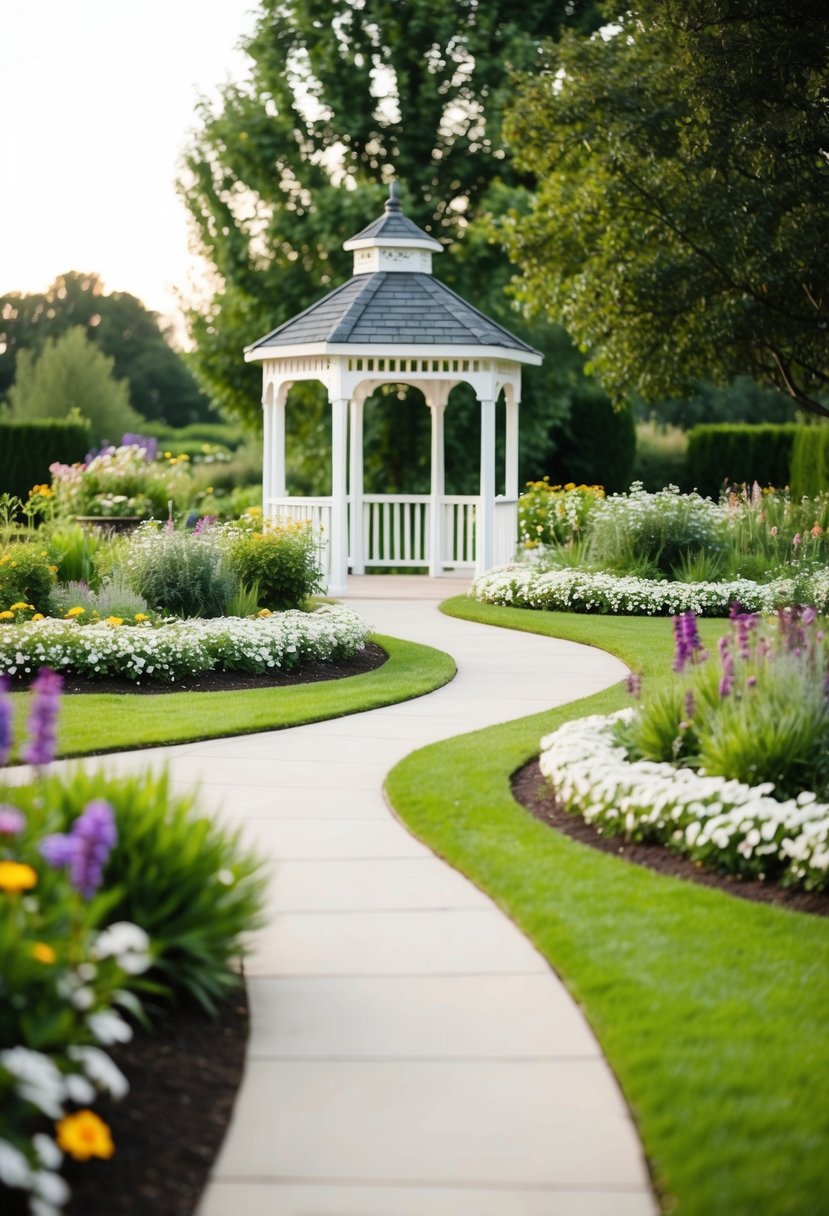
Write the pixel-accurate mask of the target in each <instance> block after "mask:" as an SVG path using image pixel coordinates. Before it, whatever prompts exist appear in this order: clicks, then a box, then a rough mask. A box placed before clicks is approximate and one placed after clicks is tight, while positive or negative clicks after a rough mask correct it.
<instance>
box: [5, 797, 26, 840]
mask: <svg viewBox="0 0 829 1216" xmlns="http://www.w3.org/2000/svg"><path fill="white" fill-rule="evenodd" d="M25 826H26V816H25V815H24V814H23V812H22V811H19V810H18V809H17V807H16V806H9V805H8V803H3V804H2V805H0V836H16V835H17V834H18V832H22V831H23V829H24V828H25Z"/></svg>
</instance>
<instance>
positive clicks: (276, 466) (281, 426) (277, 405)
mask: <svg viewBox="0 0 829 1216" xmlns="http://www.w3.org/2000/svg"><path fill="white" fill-rule="evenodd" d="M285 408H286V403H285V401H284V399H283V398H282V397H280V398H279V399H278V400H277V401H275V402H274V404H273V405H272V406H271V409H272V410H273V423H272V427H271V435H272V439H271V442H272V444H273V464H272V466H271V475H272V478H273V484H272V486H271V494H272V495H273V497H274V498H284V497H285V495H286V494H287V493H288V488H287V486H288V483H287V474H286V470H285Z"/></svg>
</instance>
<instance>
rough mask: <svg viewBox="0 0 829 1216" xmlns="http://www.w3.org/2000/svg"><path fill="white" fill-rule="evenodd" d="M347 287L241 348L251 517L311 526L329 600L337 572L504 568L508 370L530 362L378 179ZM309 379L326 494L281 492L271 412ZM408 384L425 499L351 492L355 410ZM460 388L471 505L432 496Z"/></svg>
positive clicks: (358, 425)
mask: <svg viewBox="0 0 829 1216" xmlns="http://www.w3.org/2000/svg"><path fill="white" fill-rule="evenodd" d="M343 248H344V249H346V250H353V251H354V272H353V274H352V277H351V278H350V279H349V280H348V282H346V283H344V284H342V286H340V287H337V288H336V289H335V290H334V291H332V292H330V293H329V294H328V295H327V296H325V297H324V298H323V299H322V300H319V301H318V302H317V303H316V304H313V305H311V307H310V308H307V309H306V310H305V311H304V312H302V313H300V314H299V315H298V316H296V317H293V318H292V319H291V320H290V321H286V322H285V323H284V324H283V325H280V326H279V327H278V328H277V329H274V330H273V331H272V332H271V333H269V334H266V335H265V337H263V338H260V339H259V340H258V341H257V342H254V343H253V344H252V345H251V346H249V347H247V348H246V349H245V359H246V360H247V361H255V362H261V363H262V377H263V389H262V409H263V413H264V427H263V444H264V464H263V469H264V471H263V486H262V497H263V511H264V514H265V515H266V517H274V516H279V515H281V516H286V515H287V516H289V517H290V518H294V519H311V520H312V521H313V522H314V523H316V524H317V525H319V526H321V527H323V528H324V529H325V534H326V535H327V537H328V545H327V553H326V565H327V569H326V574H327V579H328V590H329V592H330V593H331V594H334V595H342V594H343V593H344V592H345V589H346V576H347V573H348V570H349V568H350V569H351V571H352V572H353V573H354V574H363V573H364V572H365V570H366V568H367V567H370V568H378V567H383V566H412V567H417V566H421V567H422V566H426V567H427V568H428V570H429V573H430V574H432V575H441V574H443V573H444V570H445V569H447V568H454V569H457V568H458V567H472V568H474V570H475V573H476V574H481V573H483V572H484V571H485V570H488V569H490V568H491V567H492V566H494V565H499V564H502V563H504V562H506V561H509V560H510V559H511V557H512V554H513V550H514V548H515V541H516V535H517V502H518V413H519V403H520V400H521V367H522V365H524V364H535V365H537V364H539V363H541V355H540V354H539V353H538V352H537V351H535V350H533V349H532V347H530V346H528V345H527V344H526V343H525V342H522V341H521V339H520V338H516V337H515V335H514V334H511V333H510V332H509V331H508V330H506V329H504V328H503V326H500V325H498V324H497V323H496V322H495V321H492V320H490V318H489V317H487V316H485V315H484V314H483V313H481V312H479V311H478V310H477V309H476V308H473V307H472V305H470V304H468V303H467V302H466V301H465V300H462V299H461V297H460V296H458V295H456V294H455V293H454V292H453V291H451V290H450V289H449V288H448V287H446V286H445V285H444V284H443V283H441V282H440V281H439V280H438V279H435V278H434V277H433V275H432V254H433V253H441V252H442V251H443V247H442V245H440V244H439V242H438V241H436V240H434V238H433V237H431V236H429V234H428V233H426V232H424V231H423V230H422V229H421V228H418V227H417V225H416V224H414V223H413V222H412V221H411V220H410V219H408V218H407V217H406V216H405V215H403V213H402V211H401V208H400V202H399V199H398V195H397V183H396V182H392V184H391V190H390V194H389V198H388V200H387V202H386V205H385V209H384V212H383V215H381V216H380V218H379V219H377V220H375V221H374V223H372V224H369V226H368V227H367V228H364V229H363V230H362V232H358V233H357V235H356V236H354V237H352V238H351V239H350V240H348V241H346V242H345V244H344V245H343ZM302 380H319V381H320V382H321V383H322V384H323V385H324V387H325V389H326V392H327V394H328V400H329V402H330V404H331V447H332V468H331V494H330V496H328V497H325V498H314V499H311V498H299V497H296V496H289V495H288V492H287V484H286V465H285V413H286V408H287V401H288V394H289V392H290V389H291V387H292V386H293V385H294V384H296V383H298V382H299V381H302ZM386 384H406V385H409V386H411V387H413V388H417V389H419V390H420V391H421V392H422V393H423V396H424V398H425V400H426V404H427V406H428V408H429V411H430V414H431V420H432V450H431V486H430V492H429V494H428V495H411V494H410V495H371V496H367V495H366V494H365V493H364V488H363V486H364V479H363V410H364V406H365V402H366V401H367V399H368V398H369V397H370V396H371V394H372V393H374V392H375V391H376V390H377V389H378V388H380V387H381V386H382V385H386ZM457 384H468V385H470V386H471V388H472V390H473V391H474V393H475V396H476V397H477V399H478V401H479V403H480V407H481V446H480V484H479V493H478V494H477V495H475V496H452V497H447V495H446V493H445V461H444V414H445V411H446V406H447V402H448V400H449V394H450V392H451V390H452V389H453V388H454V387H455V385H457ZM502 392H503V394H504V399H505V403H506V460H505V494H504V495H503V496H501V497H499V496H496V492H495V490H496V475H495V407H496V402H497V401H498V398H499V396H500V394H501V393H502Z"/></svg>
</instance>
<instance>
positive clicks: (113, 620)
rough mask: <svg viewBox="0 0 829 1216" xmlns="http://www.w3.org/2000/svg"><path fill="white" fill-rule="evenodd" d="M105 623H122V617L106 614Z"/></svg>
mask: <svg viewBox="0 0 829 1216" xmlns="http://www.w3.org/2000/svg"><path fill="white" fill-rule="evenodd" d="M106 623H107V625H123V623H124V618H123V617H122V616H108V617H107V619H106Z"/></svg>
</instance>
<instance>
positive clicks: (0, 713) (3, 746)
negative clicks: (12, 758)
mask: <svg viewBox="0 0 829 1216" xmlns="http://www.w3.org/2000/svg"><path fill="white" fill-rule="evenodd" d="M12 718H13V710H12V703H11V699H10V697H9V681H8V679H7V677H6V676H0V767H2V766H3V765H4V764H5V763H6V761H7V760H8V758H9V752H10V751H11V749H12Z"/></svg>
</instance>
